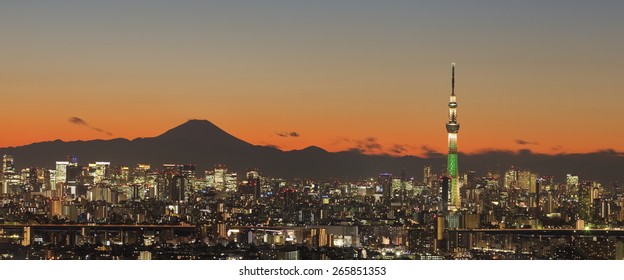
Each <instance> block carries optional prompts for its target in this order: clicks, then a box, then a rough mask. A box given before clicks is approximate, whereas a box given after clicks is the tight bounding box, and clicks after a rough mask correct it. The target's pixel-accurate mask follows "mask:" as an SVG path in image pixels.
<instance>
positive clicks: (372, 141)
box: [343, 137, 383, 154]
mask: <svg viewBox="0 0 624 280" xmlns="http://www.w3.org/2000/svg"><path fill="white" fill-rule="evenodd" d="M343 141H344V142H352V143H355V146H354V147H351V148H348V149H347V151H349V152H357V153H371V154H378V153H379V152H380V151H382V150H383V146H382V145H381V144H379V142H377V138H375V137H366V138H364V139H353V140H349V139H344V140H343Z"/></svg>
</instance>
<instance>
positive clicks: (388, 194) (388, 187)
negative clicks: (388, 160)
mask: <svg viewBox="0 0 624 280" xmlns="http://www.w3.org/2000/svg"><path fill="white" fill-rule="evenodd" d="M377 185H378V189H381V190H382V194H383V199H384V204H385V205H386V206H390V204H391V202H392V174H391V173H381V174H379V178H377Z"/></svg>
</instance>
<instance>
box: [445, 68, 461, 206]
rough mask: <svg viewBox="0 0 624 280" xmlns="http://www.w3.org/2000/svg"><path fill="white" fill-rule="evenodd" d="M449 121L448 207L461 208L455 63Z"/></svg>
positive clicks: (447, 126)
mask: <svg viewBox="0 0 624 280" xmlns="http://www.w3.org/2000/svg"><path fill="white" fill-rule="evenodd" d="M448 107H449V121H448V123H447V124H446V132H447V133H448V160H447V165H446V167H447V173H448V176H449V177H450V178H451V203H450V204H449V207H452V208H455V209H459V208H461V196H460V192H459V187H460V186H459V170H458V166H457V132H459V123H457V101H456V98H455V63H452V64H451V99H450V101H449V104H448Z"/></svg>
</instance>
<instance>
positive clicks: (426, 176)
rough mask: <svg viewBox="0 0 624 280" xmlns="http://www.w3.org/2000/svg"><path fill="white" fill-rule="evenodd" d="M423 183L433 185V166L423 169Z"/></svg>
mask: <svg viewBox="0 0 624 280" xmlns="http://www.w3.org/2000/svg"><path fill="white" fill-rule="evenodd" d="M423 183H425V185H429V184H430V183H431V165H425V167H424V168H423Z"/></svg>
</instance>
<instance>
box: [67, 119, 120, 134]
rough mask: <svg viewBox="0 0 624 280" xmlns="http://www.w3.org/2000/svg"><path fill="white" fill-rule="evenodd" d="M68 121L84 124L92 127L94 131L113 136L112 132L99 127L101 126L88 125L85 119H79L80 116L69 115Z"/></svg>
mask: <svg viewBox="0 0 624 280" xmlns="http://www.w3.org/2000/svg"><path fill="white" fill-rule="evenodd" d="M68 121H69V122H70V123H73V124H75V125H82V126H86V127H88V128H91V129H93V130H95V131H97V132H101V133H105V134H107V135H109V136H113V133H112V132H110V131H108V130H104V129H101V128H99V127H93V126H90V125H89V124H88V123H87V121H85V120H83V119H81V118H79V117H70V118H69V120H68Z"/></svg>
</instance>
